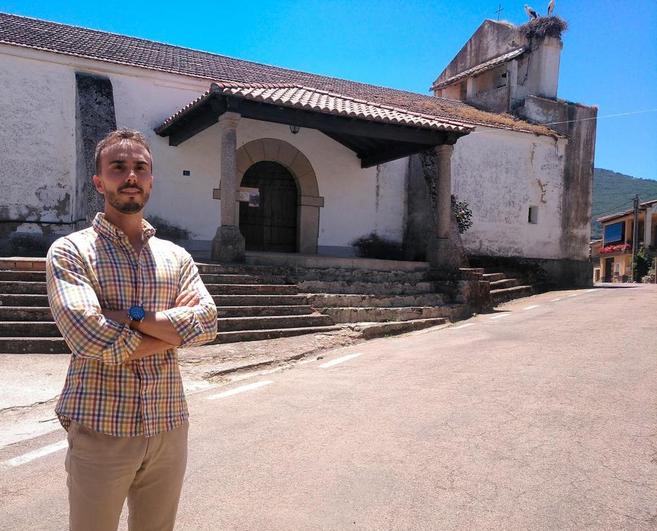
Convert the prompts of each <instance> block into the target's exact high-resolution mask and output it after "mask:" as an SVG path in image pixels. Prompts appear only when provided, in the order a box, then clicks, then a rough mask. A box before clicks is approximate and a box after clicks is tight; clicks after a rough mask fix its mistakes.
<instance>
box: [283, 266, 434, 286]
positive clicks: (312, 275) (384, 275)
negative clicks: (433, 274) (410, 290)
mask: <svg viewBox="0 0 657 531" xmlns="http://www.w3.org/2000/svg"><path fill="white" fill-rule="evenodd" d="M294 277H295V279H296V281H297V282H304V281H307V282H310V281H316V280H320V281H330V282H350V283H354V282H375V283H416V282H422V281H426V280H429V271H428V270H424V271H394V270H393V271H372V270H363V269H340V268H321V269H320V268H316V269H315V268H312V269H308V268H297V269H295V270H294Z"/></svg>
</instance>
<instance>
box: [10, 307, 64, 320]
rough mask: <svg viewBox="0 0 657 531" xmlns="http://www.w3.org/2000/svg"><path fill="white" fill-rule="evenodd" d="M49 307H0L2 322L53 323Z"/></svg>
mask: <svg viewBox="0 0 657 531" xmlns="http://www.w3.org/2000/svg"><path fill="white" fill-rule="evenodd" d="M52 320H53V317H52V312H51V311H50V308H48V307H47V306H33V307H30V306H0V321H52Z"/></svg>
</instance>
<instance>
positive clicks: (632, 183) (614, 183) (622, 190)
mask: <svg viewBox="0 0 657 531" xmlns="http://www.w3.org/2000/svg"><path fill="white" fill-rule="evenodd" d="M635 194H639V200H640V201H641V202H642V203H643V202H644V201H649V200H651V199H657V181H653V180H650V179H638V178H636V177H631V176H629V175H623V174H622V173H616V172H615V171H610V170H603V169H601V168H595V169H594V170H593V201H592V205H591V239H597V238H601V237H602V231H601V228H600V224H599V223H598V222H596V221H595V220H596V219H597V218H599V217H601V216H604V215H607V214H614V213H616V212H623V211H625V210H629V209H631V208H632V199H633V198H634V196H635Z"/></svg>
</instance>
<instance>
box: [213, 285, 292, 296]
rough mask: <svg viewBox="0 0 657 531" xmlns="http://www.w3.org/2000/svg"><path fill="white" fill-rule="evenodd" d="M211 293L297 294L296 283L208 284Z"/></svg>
mask: <svg viewBox="0 0 657 531" xmlns="http://www.w3.org/2000/svg"><path fill="white" fill-rule="evenodd" d="M205 287H206V288H207V289H208V291H209V292H210V294H211V295H296V294H297V293H299V290H298V288H297V286H295V285H294V284H206V285H205Z"/></svg>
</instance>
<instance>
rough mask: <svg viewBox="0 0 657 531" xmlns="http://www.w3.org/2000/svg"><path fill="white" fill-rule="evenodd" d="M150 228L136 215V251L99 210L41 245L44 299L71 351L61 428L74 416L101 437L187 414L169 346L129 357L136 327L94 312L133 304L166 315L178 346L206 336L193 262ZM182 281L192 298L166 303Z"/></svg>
mask: <svg viewBox="0 0 657 531" xmlns="http://www.w3.org/2000/svg"><path fill="white" fill-rule="evenodd" d="M154 234H155V229H154V228H153V227H152V226H151V225H150V224H149V223H147V222H146V221H144V222H143V241H144V246H143V249H142V251H141V253H140V254H139V255H137V253H136V252H135V250H134V249H133V247H132V245H131V244H130V242H129V241H128V238H127V236H126V235H125V234H124V233H123V232H122V231H121V230H120V229H118V228H117V227H116V226H114V225H112V224H111V223H110V222H109V221H107V220H106V219H105V216H104V214H102V213H99V214H97V215H96V218H95V219H94V221H93V224H92V226H91V227H90V228H88V229H84V230H81V231H78V232H75V233H73V234H70V235H68V236H65V237H63V238H60V239H58V240H57V241H56V242H55V243H54V244H53V245H52V246H51V247H50V250H49V251H48V257H47V260H46V280H47V285H48V300H49V302H50V308H51V310H52V313H53V316H54V318H55V322H56V323H57V326H58V327H59V330H60V331H61V333H62V335H63V336H64V339H65V340H66V343H67V344H68V346H69V347H70V348H71V351H72V353H73V354H72V357H71V363H70V366H69V370H68V374H67V376H66V383H65V384H64V389H63V391H62V394H61V395H60V398H59V401H58V403H57V406H56V408H55V412H56V413H57V415H58V417H59V419H60V421H61V423H62V426H63V427H64V428H65V429H68V427H69V425H70V422H71V420H74V421H76V422H79V423H80V424H82V425H83V426H85V427H87V428H89V429H91V430H94V431H97V432H101V433H106V434H108V435H114V436H117V437H134V436H137V435H145V436H147V437H149V436H152V435H155V434H157V433H160V432H163V431H169V430H171V429H173V428H175V427H176V426H178V425H180V424H181V423H183V422H184V421H185V420H186V419H187V417H188V411H187V403H186V401H185V395H184V392H183V385H182V379H181V377H180V371H179V369H178V359H177V354H176V349H175V348H172V349H169V350H166V351H163V352H160V353H157V354H154V355H151V356H146V357H144V358H142V359H139V360H135V361H130V359H129V356H130V354H131V353H132V352H134V350H135V349H136V348H137V347H138V345H139V343H140V341H141V337H142V335H141V334H140V333H139V332H138V331H135V330H132V329H130V327H129V326H128V325H124V324H121V323H118V322H115V321H112V320H110V319H107V318H105V317H104V316H103V314H102V313H101V311H102V309H106V310H126V311H127V308H129V307H130V306H132V305H134V304H140V305H142V306H143V307H144V309H145V310H147V311H153V312H163V313H164V314H165V315H166V316H167V318H168V319H169V320H170V321H171V323H172V324H173V326H174V327H175V329H176V331H177V332H178V333H179V334H180V337H181V338H182V345H181V346H193V345H200V344H202V343H207V342H208V341H211V340H212V339H214V337H215V336H216V333H217V308H216V307H215V305H214V301H213V299H212V297H211V296H210V294H209V293H208V290H207V289H206V288H205V286H204V285H203V281H202V280H201V278H200V277H199V274H198V269H197V268H196V264H194V261H193V260H192V257H191V256H190V255H189V253H187V251H185V250H184V249H183V248H181V247H179V246H177V245H174V244H173V243H171V242H168V241H166V240H161V239H159V238H156V237H154ZM189 289H193V290H195V291H196V292H197V293H198V294H199V297H200V303H199V304H198V305H197V306H194V307H180V308H173V305H174V304H175V300H176V297H177V296H178V294H179V293H180V292H182V291H185V290H189Z"/></svg>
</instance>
